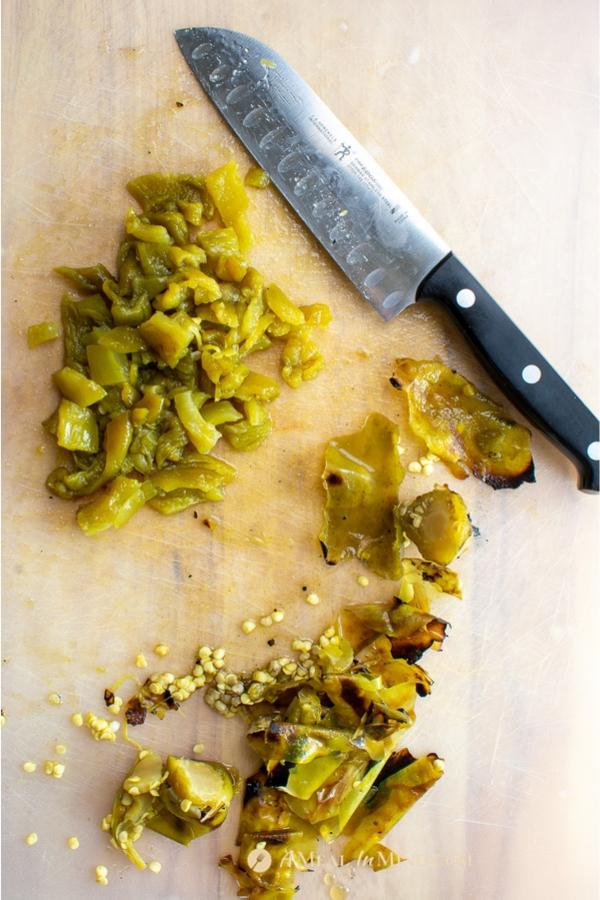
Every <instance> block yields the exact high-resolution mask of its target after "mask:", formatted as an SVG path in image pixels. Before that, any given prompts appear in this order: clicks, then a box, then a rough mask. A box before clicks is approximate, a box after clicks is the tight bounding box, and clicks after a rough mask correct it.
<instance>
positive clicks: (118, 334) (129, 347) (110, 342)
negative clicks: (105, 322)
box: [98, 325, 148, 353]
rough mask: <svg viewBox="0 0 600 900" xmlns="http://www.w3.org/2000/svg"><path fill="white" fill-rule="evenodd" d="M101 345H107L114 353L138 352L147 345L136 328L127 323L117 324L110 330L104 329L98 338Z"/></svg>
mask: <svg viewBox="0 0 600 900" xmlns="http://www.w3.org/2000/svg"><path fill="white" fill-rule="evenodd" d="M98 343H99V344H100V346H101V347H107V348H108V349H109V350H114V351H115V352H116V353H139V352H140V351H142V350H147V349H148V346H147V344H146V341H145V340H144V339H143V337H142V336H141V334H140V333H139V331H138V330H137V328H131V327H129V326H128V325H117V327H116V328H111V329H110V331H105V332H104V333H103V334H101V335H100V337H99V338H98Z"/></svg>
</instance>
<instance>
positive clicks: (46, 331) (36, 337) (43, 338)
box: [27, 322, 60, 350]
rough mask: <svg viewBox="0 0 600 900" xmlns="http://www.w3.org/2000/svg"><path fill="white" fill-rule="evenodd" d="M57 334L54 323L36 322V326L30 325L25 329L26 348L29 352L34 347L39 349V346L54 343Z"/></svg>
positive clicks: (57, 330) (56, 326)
mask: <svg viewBox="0 0 600 900" xmlns="http://www.w3.org/2000/svg"><path fill="white" fill-rule="evenodd" d="M59 333H60V332H59V329H58V325H57V324H56V322H38V323H37V324H36V325H30V326H29V328H28V329H27V346H28V347H29V349H30V350H33V348H34V347H39V346H40V344H47V343H48V341H55V340H56V338H57V337H58V336H59Z"/></svg>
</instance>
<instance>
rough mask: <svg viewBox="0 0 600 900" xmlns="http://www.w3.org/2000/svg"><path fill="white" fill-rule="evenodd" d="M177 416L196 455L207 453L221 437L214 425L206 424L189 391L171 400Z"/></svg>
mask: <svg viewBox="0 0 600 900" xmlns="http://www.w3.org/2000/svg"><path fill="white" fill-rule="evenodd" d="M173 401H174V403H175V409H176V410H177V415H178V416H179V420H180V422H181V424H182V425H183V427H184V428H185V431H186V434H187V436H188V438H189V439H190V441H191V443H192V444H193V445H194V447H195V448H196V450H197V451H198V453H208V452H209V451H210V450H212V448H213V447H214V446H215V444H216V443H217V441H218V440H219V438H220V437H221V435H220V434H219V432H218V431H217V429H216V428H215V426H214V425H211V424H210V422H207V421H206V419H205V418H204V417H203V416H202V414H201V413H200V410H199V409H198V407H197V406H196V404H195V403H194V397H193V394H192V392H191V391H182V392H181V393H179V394H175V397H174V398H173Z"/></svg>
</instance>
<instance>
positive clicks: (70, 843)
mask: <svg viewBox="0 0 600 900" xmlns="http://www.w3.org/2000/svg"><path fill="white" fill-rule="evenodd" d="M67 847H68V848H69V849H70V850H77V848H78V847H79V841H78V840H77V838H76V837H70V838H69V839H68V840H67Z"/></svg>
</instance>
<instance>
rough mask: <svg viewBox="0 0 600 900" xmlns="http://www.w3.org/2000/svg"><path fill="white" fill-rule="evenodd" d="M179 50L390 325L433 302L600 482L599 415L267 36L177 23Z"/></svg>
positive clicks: (530, 414)
mask: <svg viewBox="0 0 600 900" xmlns="http://www.w3.org/2000/svg"><path fill="white" fill-rule="evenodd" d="M175 38H176V40H177V43H178V44H179V48H180V50H181V52H182V54H183V56H184V58H185V60H186V62H187V63H188V65H189V67H190V69H191V70H192V72H193V74H194V75H195V77H196V79H197V81H198V82H199V84H200V85H201V87H202V88H203V89H204V91H205V92H206V94H207V95H208V97H209V99H210V100H211V101H212V102H213V103H214V105H215V106H216V107H217V109H218V110H219V112H220V113H221V115H222V116H223V118H224V119H225V121H226V122H227V124H228V125H229V126H230V127H231V128H232V129H233V131H234V132H235V133H236V135H237V136H238V137H239V139H240V140H241V141H242V143H243V144H244V145H245V147H246V148H247V149H248V151H249V152H250V153H251V155H252V156H253V157H254V158H255V160H256V161H257V162H258V163H259V165H260V166H261V167H262V168H263V169H265V171H266V172H267V173H268V174H269V175H270V177H271V180H272V181H273V183H274V184H275V185H276V187H277V188H278V189H279V190H280V191H281V193H282V194H283V196H284V197H285V199H286V200H287V201H288V203H289V204H290V205H291V207H292V209H293V210H294V211H295V212H296V213H297V214H298V215H299V216H300V218H301V219H302V221H303V222H304V223H305V224H306V225H307V226H308V228H309V229H310V230H311V231H312V233H313V234H314V235H315V237H316V238H317V240H318V241H319V242H320V243H321V244H322V246H323V247H324V248H325V250H327V252H328V253H329V254H330V256H331V257H333V259H334V260H335V262H336V263H337V264H338V265H339V267H340V268H341V269H342V270H343V271H344V272H345V274H346V275H347V276H348V278H349V279H350V281H351V282H352V283H353V284H354V286H355V287H356V288H357V289H358V290H359V291H360V292H361V294H362V295H363V296H364V297H365V299H366V300H367V301H368V302H369V303H370V304H371V305H372V306H374V307H375V309H376V310H377V312H378V313H379V314H380V315H381V316H382V317H383V319H384V320H386V321H388V320H390V319H392V318H393V317H394V316H396V315H397V314H398V313H399V312H401V311H402V310H403V309H405V308H406V307H407V306H408V305H409V304H410V303H413V302H414V301H418V300H421V299H433V300H437V301H438V302H439V303H441V304H442V306H444V307H445V308H446V310H448V312H449V313H451V315H452V317H453V318H454V321H455V322H456V324H457V325H458V326H459V328H460V329H461V331H462V332H463V333H464V334H465V336H466V337H467V338H468V340H469V341H470V342H471V345H472V346H473V348H474V350H475V351H476V352H477V354H478V356H479V357H480V359H481V361H482V362H483V364H484V365H485V367H486V368H487V369H488V371H489V372H490V374H491V375H492V377H493V378H494V380H495V381H496V383H497V384H498V385H499V387H500V388H501V389H502V391H503V392H504V393H505V394H506V396H507V397H509V398H510V400H511V401H512V402H513V403H514V405H515V406H516V407H518V408H519V409H520V410H521V412H522V413H523V414H524V415H525V416H526V417H527V418H528V419H529V420H530V421H531V422H533V423H535V424H536V425H537V426H538V428H540V429H541V430H542V431H543V432H544V433H545V434H546V435H547V436H548V437H549V438H550V439H552V440H553V441H554V442H555V443H556V444H557V445H558V447H559V448H560V449H561V450H562V452H563V453H564V454H565V455H567V456H569V457H570V458H571V459H572V460H573V462H574V463H575V465H576V467H577V470H578V473H579V487H580V489H581V490H583V491H587V492H590V493H597V492H598V490H599V460H600V440H599V423H598V419H597V418H596V417H595V416H594V415H593V413H591V412H590V410H589V409H587V407H586V406H585V405H584V404H583V403H582V401H581V400H580V399H579V398H578V397H577V396H576V395H575V394H574V393H573V391H572V390H571V388H570V387H569V386H568V385H567V384H566V383H565V382H564V381H563V380H562V378H561V377H560V375H558V373H557V372H555V371H554V369H553V368H552V367H551V366H550V364H549V363H548V362H547V361H546V359H545V358H544V357H543V356H542V355H541V353H539V351H538V350H536V348H535V347H534V346H533V344H531V342H530V341H529V340H528V339H527V338H526V337H525V335H524V334H523V333H522V332H521V331H520V330H519V328H518V327H517V326H516V325H515V323H514V322H513V321H512V320H511V319H510V318H509V317H508V316H507V314H506V313H505V312H504V311H503V310H502V309H501V308H500V306H498V304H497V303H496V302H495V301H494V300H493V299H492V297H491V296H490V294H488V292H487V291H486V290H485V288H484V287H483V286H482V285H481V284H480V283H479V282H478V281H477V279H476V278H474V276H473V275H472V274H471V273H470V271H469V270H468V269H467V268H466V267H465V266H464V265H463V264H462V263H461V262H460V260H459V259H458V258H457V257H456V256H455V255H454V254H453V253H452V252H451V250H450V248H449V247H448V246H447V245H446V244H445V243H444V241H443V240H442V239H441V238H440V237H439V236H438V235H437V234H436V233H435V231H434V230H433V228H432V227H431V226H430V225H429V224H428V223H427V222H426V221H425V219H424V218H423V217H422V216H421V214H420V213H419V212H418V211H417V210H416V209H415V207H414V206H413V205H412V204H411V203H410V201H409V200H408V199H407V197H405V196H404V194H403V193H402V191H400V190H399V188H398V187H396V185H395V184H394V183H393V182H392V181H391V180H390V178H388V176H387V175H386V174H385V172H383V170H382V169H381V168H380V167H379V166H378V165H377V163H376V162H375V161H374V160H373V159H372V158H371V157H370V156H369V154H368V153H367V152H366V150H364V148H363V147H361V145H360V144H359V143H358V141H357V140H356V139H355V138H354V137H353V136H352V135H351V134H350V132H349V131H347V129H346V128H345V127H344V126H343V125H342V124H341V122H339V121H338V120H337V119H336V117H335V116H334V115H333V113H332V112H331V111H330V110H329V109H328V108H327V106H325V104H324V103H323V102H322V101H321V100H320V99H319V98H318V97H317V95H316V94H315V93H314V91H313V90H312V89H311V88H310V87H309V86H308V85H307V84H306V82H305V81H303V79H302V78H300V76H299V75H298V74H297V73H296V72H295V71H294V70H293V69H292V68H291V67H290V66H289V65H288V64H287V63H286V62H285V60H284V59H282V57H281V56H279V55H278V54H277V53H275V52H274V51H273V50H271V49H270V48H269V47H267V46H266V45H265V44H263V43H261V42H260V41H258V40H256V39H255V38H252V37H249V36H248V35H245V34H240V33H239V32H236V31H228V30H226V29H223V28H183V29H180V30H178V31H176V32H175Z"/></svg>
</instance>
